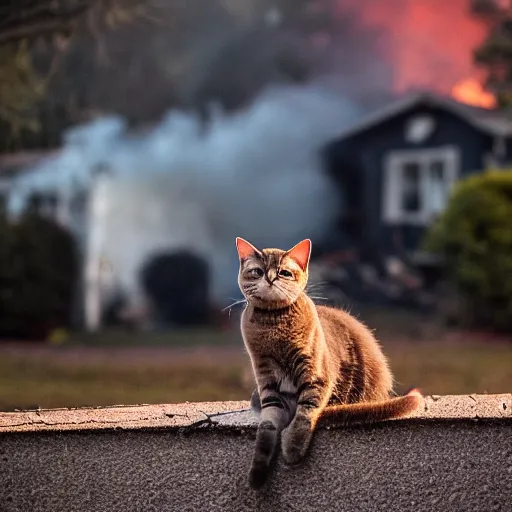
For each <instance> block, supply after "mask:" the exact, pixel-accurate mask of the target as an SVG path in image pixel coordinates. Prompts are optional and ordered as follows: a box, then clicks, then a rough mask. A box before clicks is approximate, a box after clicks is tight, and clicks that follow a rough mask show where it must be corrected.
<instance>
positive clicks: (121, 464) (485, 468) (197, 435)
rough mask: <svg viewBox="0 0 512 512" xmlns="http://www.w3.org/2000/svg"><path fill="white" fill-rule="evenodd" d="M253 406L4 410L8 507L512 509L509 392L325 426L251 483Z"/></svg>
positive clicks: (431, 402) (2, 454)
mask: <svg viewBox="0 0 512 512" xmlns="http://www.w3.org/2000/svg"><path fill="white" fill-rule="evenodd" d="M247 407H248V404H247V403H246V402H225V403H224V402H223V403H206V404H181V405H158V406H138V407H112V408H100V409H75V410H68V409H66V410H52V411H31V412H17V413H0V464H1V465H0V511H1V512H11V511H23V512H42V511H45V512H71V511H84V512H89V511H94V512H100V511H105V512H106V511H108V512H115V511H122V512H131V511H134V512H135V511H158V512H162V511H180V512H181V511H183V512H185V511H206V512H209V511H212V512H213V511H224V510H226V511H237V512H238V511H253V510H260V511H295V510H296V511H322V512H326V511H330V510H333V511H334V510H336V511H358V512H360V511H386V512H393V511H405V510H407V511H409V510H410V511H415V512H419V511H429V512H431V511H438V510H439V511H472V512H474V511H485V512H488V511H492V510H496V511H498V510H503V511H508V512H510V511H512V395H510V394H507V395H474V396H458V397H429V398H428V399H427V400H426V407H425V410H424V411H421V412H420V413H419V414H418V415H417V416H416V417H415V418H412V419H407V420H396V421H390V422H387V423H382V424H380V425H375V426H371V427H370V426H366V427H363V426H359V427H353V428H345V429H335V428H327V429H323V430H320V431H319V432H318V433H317V436H316V439H315V442H314V444H313V447H312V449H311V452H310V455H309V457H308V458H307V460H306V461H305V462H304V463H303V464H301V465H300V466H298V467H294V468H289V467H286V466H285V464H284V463H283V462H282V461H281V459H278V461H277V465H276V470H275V473H274V475H273V477H272V479H271V481H270V482H269V484H268V485H267V486H266V487H265V488H264V489H263V490H262V491H260V492H254V491H251V490H250V489H249V488H248V486H247V483H246V476H247V471H248V468H249V464H250V458H251V455H252V449H253V442H254V435H255V422H254V418H253V417H252V414H251V413H250V412H247V411H245V412H230V411H236V410H239V409H246V408H247Z"/></svg>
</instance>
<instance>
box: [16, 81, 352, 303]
mask: <svg viewBox="0 0 512 512" xmlns="http://www.w3.org/2000/svg"><path fill="white" fill-rule="evenodd" d="M358 116H359V111H358V110H357V109H356V108H355V106H354V105H353V104H352V103H351V102H349V101H347V100H346V99H344V98H343V97H340V96H339V95H336V94H333V93H332V92H330V91H329V90H328V88H326V87H324V86H321V85H319V84H316V85H308V86H294V87H291V86H286V87H284V86H279V87H270V88H267V89H265V90H264V91H263V92H262V93H261V94H260V95H259V96H258V97H257V98H256V99H255V101H254V102H253V103H252V104H250V105H249V106H248V107H246V108H245V109H243V110H239V111H238V112H236V113H231V114H224V113H222V112H221V111H217V112H216V113H214V115H213V116H212V117H211V122H210V124H209V125H208V127H207V129H206V130H205V129H204V126H203V125H202V124H201V122H200V120H199V119H198V118H197V117H196V116H194V115H192V114H189V113H185V112H181V111H176V110H173V111H171V112H169V114H168V115H167V116H166V117H165V118H164V120H163V121H162V122H161V123H160V124H158V125H156V126H155V127H154V128H152V129H151V130H150V131H149V132H147V133H145V134H143V135H134V134H131V133H128V132H127V131H126V127H125V125H124V123H123V121H122V120H121V119H119V118H104V119H101V120H97V121H95V122H92V123H89V124H87V125H84V126H80V127H78V128H75V129H73V130H71V131H70V132H69V133H68V134H67V136H66V142H65V145H64V148H63V150H62V152H61V154H60V155H59V156H58V157H56V158H54V159H52V160H51V161H48V162H45V163H43V164H42V165H40V166H39V167H36V168H34V169H32V170H31V171H30V172H28V173H26V174H24V175H23V176H21V177H20V178H19V179H18V180H17V181H16V183H15V185H14V188H13V193H12V195H11V201H10V209H11V211H12V212H13V213H16V212H19V211H20V210H21V209H22V208H23V207H24V205H25V204H26V202H27V199H28V197H29V196H30V193H31V192H32V191H34V190H38V191H41V190H54V189H59V190H61V192H63V193H64V195H65V196H66V195H67V196H68V197H69V198H71V204H73V198H74V197H77V196H79V195H80V191H83V190H84V189H88V188H90V187H92V186H93V183H94V180H95V176H96V175H97V173H96V171H97V170H98V169H103V170H105V169H108V173H106V174H105V173H103V177H102V178H101V181H100V183H101V185H100V186H96V189H95V190H96V193H95V196H94V201H95V202H93V215H95V216H96V219H97V220H96V221H94V217H93V219H92V220H91V224H90V225H89V230H88V231H87V230H85V229H84V226H85V224H84V219H82V218H81V217H80V216H79V215H73V214H71V218H69V223H70V225H71V227H72V229H73V230H74V231H75V232H76V233H78V234H79V235H80V233H81V234H82V236H83V234H85V233H88V235H87V236H88V237H89V238H88V242H87V244H86V243H85V240H84V245H83V246H84V247H86V246H88V247H89V250H91V247H93V245H91V243H93V244H95V245H94V250H93V251H92V253H89V254H90V256H91V257H92V258H93V259H95V260H99V259H106V260H107V261H108V262H109V264H110V267H111V268H112V269H113V281H114V282H115V284H116V286H119V287H120V288H121V290H122V291H124V292H126V293H128V295H129V297H130V298H132V300H137V297H138V295H139V294H140V289H139V282H138V279H139V271H140V268H141V267H142V265H143V264H144V263H145V262H146V261H147V259H148V258H149V257H150V256H151V255H152V254H155V253H156V252H159V251H161V250H169V251H173V250H179V249H183V248H186V249H189V250H191V251H193V252H194V253H195V254H197V255H199V256H201V257H203V258H204V259H205V260H206V261H207V262H208V263H209V265H210V269H211V279H212V281H211V285H212V286H211V289H212V299H213V300H215V301H217V302H219V303H226V301H228V300H229V297H233V296H234V295H233V294H235V293H236V294H238V292H237V285H236V272H237V256H236V251H235V248H234V239H235V237H236V236H242V237H244V238H247V239H248V240H250V241H252V242H253V243H255V244H257V245H259V246H267V247H268V246H275V247H284V248H286V247H291V246H292V245H293V244H295V243H297V242H298V241H299V240H301V239H302V238H305V237H311V238H313V240H314V241H315V240H319V238H320V237H321V236H322V235H323V234H324V233H325V231H326V230H327V229H329V227H330V224H331V222H332V221H333V219H334V216H335V215H336V213H337V212H338V211H339V208H340V207H341V206H342V205H341V204H340V198H339V197H338V192H337V191H335V189H334V187H333V186H332V185H331V183H330V181H329V180H328V178H327V177H326V176H324V174H323V170H322V168H321V164H320V160H319V158H320V157H319V150H320V149H321V148H322V146H323V145H324V144H325V143H327V142H328V141H330V140H332V138H333V137H334V136H336V135H337V134H339V133H340V132H341V131H342V130H343V128H344V127H345V126H347V124H349V123H351V122H353V121H354V119H356V118H357V117H358ZM91 237H92V239H93V240H92V239H91ZM91 240H92V242H91ZM92 263H93V264H96V263H98V262H97V261H93V262H92ZM98 264H99V263H98Z"/></svg>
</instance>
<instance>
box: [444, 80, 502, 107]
mask: <svg viewBox="0 0 512 512" xmlns="http://www.w3.org/2000/svg"><path fill="white" fill-rule="evenodd" d="M452 96H453V97H454V98H455V99H456V100H457V101H460V102H462V103H467V104H468V105H474V106H475V107H484V108H494V107H495V106H496V98H495V97H494V96H493V95H492V94H490V93H488V92H487V91H484V89H483V88H482V85H481V83H480V82H479V81H478V80H477V79H476V78H467V79H464V80H461V81H460V82H457V83H456V84H455V85H454V86H453V89H452Z"/></svg>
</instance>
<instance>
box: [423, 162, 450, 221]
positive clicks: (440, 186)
mask: <svg viewBox="0 0 512 512" xmlns="http://www.w3.org/2000/svg"><path fill="white" fill-rule="evenodd" d="M448 193H449V184H448V181H447V179H446V171H445V163H444V162H443V161H440V160H437V161H436V160H434V161H432V162H431V163H430V166H429V170H428V179H427V194H426V198H425V199H426V203H427V205H428V211H429V212H431V213H439V212H441V211H443V210H444V209H445V208H446V203H447V201H448Z"/></svg>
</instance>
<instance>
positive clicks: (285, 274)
mask: <svg viewBox="0 0 512 512" xmlns="http://www.w3.org/2000/svg"><path fill="white" fill-rule="evenodd" d="M279 275H280V276H281V277H285V278H286V279H290V278H291V277H293V274H292V273H291V272H290V271H289V270H286V269H282V270H280V271H279Z"/></svg>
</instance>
